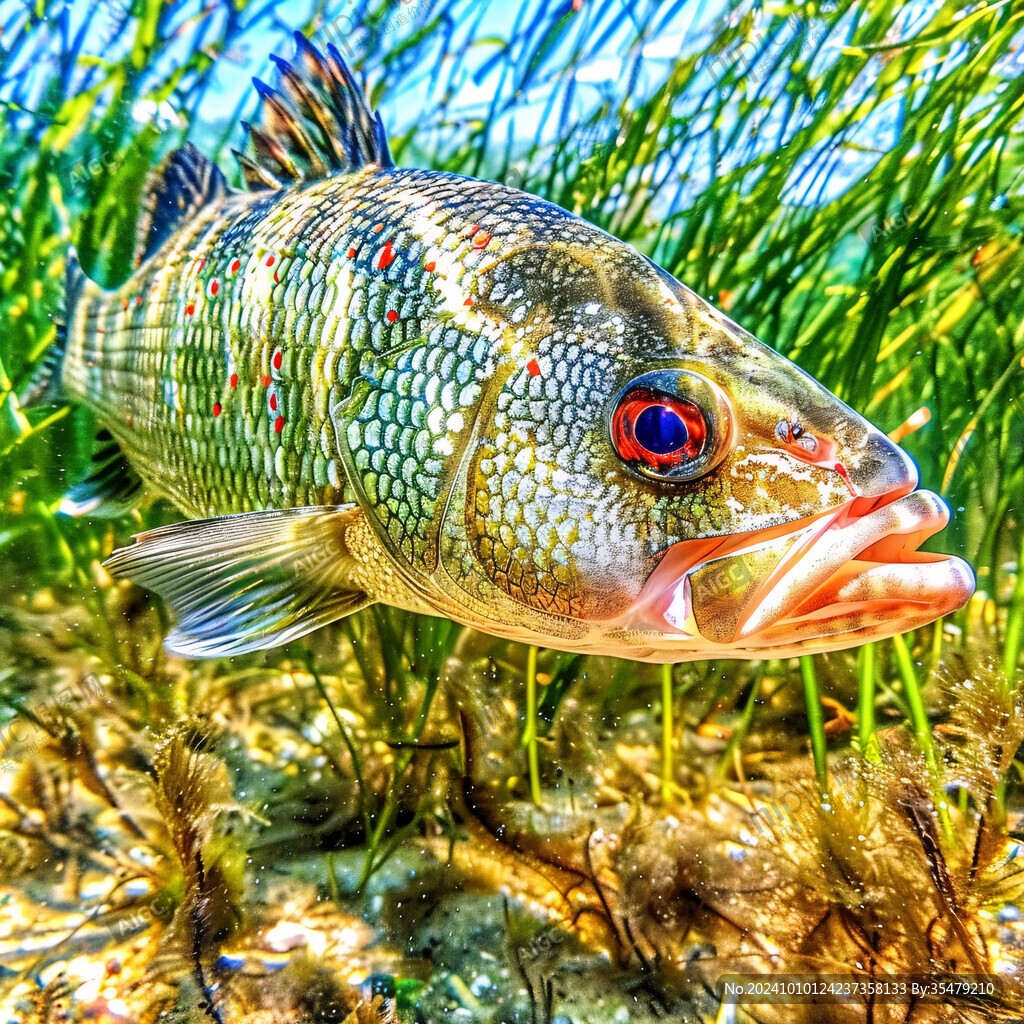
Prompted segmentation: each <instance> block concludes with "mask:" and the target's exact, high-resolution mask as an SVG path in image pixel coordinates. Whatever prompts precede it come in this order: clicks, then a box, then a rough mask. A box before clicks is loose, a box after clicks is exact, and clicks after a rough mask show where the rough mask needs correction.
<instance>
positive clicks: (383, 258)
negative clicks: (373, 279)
mask: <svg viewBox="0 0 1024 1024" xmlns="http://www.w3.org/2000/svg"><path fill="white" fill-rule="evenodd" d="M394 259H395V254H394V253H393V252H392V251H391V242H390V241H388V242H385V243H384V248H383V250H382V251H381V254H380V259H379V260H378V261H377V269H378V270H384V269H385V268H386V267H388V266H390V264H391V263H393V262H394Z"/></svg>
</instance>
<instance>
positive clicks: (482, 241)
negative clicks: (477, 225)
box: [473, 231, 491, 249]
mask: <svg viewBox="0 0 1024 1024" xmlns="http://www.w3.org/2000/svg"><path fill="white" fill-rule="evenodd" d="M490 240H491V233H490V231H481V232H480V234H479V235H477V236H476V238H474V239H473V248H474V249H486V248H487V245H488V243H489V242H490Z"/></svg>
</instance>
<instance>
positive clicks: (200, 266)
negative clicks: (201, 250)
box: [195, 256, 206, 270]
mask: <svg viewBox="0 0 1024 1024" xmlns="http://www.w3.org/2000/svg"><path fill="white" fill-rule="evenodd" d="M195 266H196V270H202V269H203V267H205V266H206V257H205V256H200V258H199V259H197V260H196V264H195Z"/></svg>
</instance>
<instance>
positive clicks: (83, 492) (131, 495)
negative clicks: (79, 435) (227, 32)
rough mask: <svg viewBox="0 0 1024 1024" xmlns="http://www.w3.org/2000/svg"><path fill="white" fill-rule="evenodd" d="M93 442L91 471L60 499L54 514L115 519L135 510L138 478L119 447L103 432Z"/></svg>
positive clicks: (141, 490)
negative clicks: (93, 466)
mask: <svg viewBox="0 0 1024 1024" xmlns="http://www.w3.org/2000/svg"><path fill="white" fill-rule="evenodd" d="M96 439H97V441H99V443H100V446H101V447H100V448H99V449H97V451H96V453H95V454H94V455H93V457H92V461H93V463H94V464H95V469H93V471H92V472H91V473H90V474H89V476H87V477H86V478H85V479H84V480H83V481H82V482H81V483H79V484H76V485H75V486H74V487H72V488H71V490H70V491H68V492H67V494H65V495H64V498H63V500H62V501H61V503H60V507H59V508H58V510H57V511H58V512H60V513H61V514H62V515H65V516H99V517H101V518H109V519H115V518H117V516H123V515H124V514H125V513H126V512H130V511H131V510H132V509H133V508H137V507H138V506H139V504H140V503H141V502H140V499H142V498H143V497H144V493H145V486H144V484H143V482H142V478H141V477H140V476H139V475H138V473H136V472H135V470H134V469H133V468H132V466H131V464H130V463H129V462H128V459H127V458H126V457H125V454H124V452H122V451H121V446H120V445H119V444H118V443H117V442H116V441H115V440H114V439H113V438H112V437H111V436H110V434H109V433H107V431H106V430H101V431H100V432H99V433H98V434H97V435H96Z"/></svg>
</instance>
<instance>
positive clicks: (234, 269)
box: [228, 259, 242, 274]
mask: <svg viewBox="0 0 1024 1024" xmlns="http://www.w3.org/2000/svg"><path fill="white" fill-rule="evenodd" d="M241 265H242V261H241V260H240V259H233V260H232V261H231V264H230V265H229V266H228V274H237V273H238V269H239V267H241Z"/></svg>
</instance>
